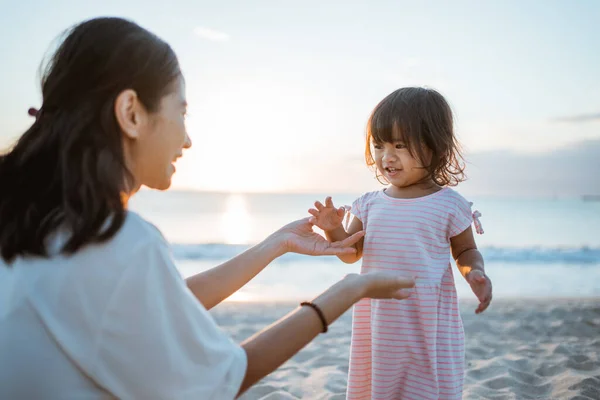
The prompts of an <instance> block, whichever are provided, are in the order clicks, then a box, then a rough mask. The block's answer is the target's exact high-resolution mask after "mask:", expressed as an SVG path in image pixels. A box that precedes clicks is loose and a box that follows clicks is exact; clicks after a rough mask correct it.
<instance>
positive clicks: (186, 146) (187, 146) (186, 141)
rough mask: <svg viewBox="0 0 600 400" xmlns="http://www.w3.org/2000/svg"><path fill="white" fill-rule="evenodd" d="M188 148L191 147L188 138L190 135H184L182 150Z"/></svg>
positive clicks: (190, 141) (190, 140)
mask: <svg viewBox="0 0 600 400" xmlns="http://www.w3.org/2000/svg"><path fill="white" fill-rule="evenodd" d="M190 147H192V139H191V138H190V135H188V134H187V133H186V134H185V142H184V143H183V148H184V149H189V148H190Z"/></svg>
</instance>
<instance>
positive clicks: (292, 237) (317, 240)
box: [271, 218, 365, 256]
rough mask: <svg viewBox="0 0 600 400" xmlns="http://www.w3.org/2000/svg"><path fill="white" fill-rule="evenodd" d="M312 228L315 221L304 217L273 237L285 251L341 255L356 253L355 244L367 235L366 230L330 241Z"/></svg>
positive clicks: (314, 254)
mask: <svg viewBox="0 0 600 400" xmlns="http://www.w3.org/2000/svg"><path fill="white" fill-rule="evenodd" d="M312 228H313V223H312V222H310V221H309V218H304V219H301V220H298V221H294V222H291V223H289V224H287V225H286V226H284V227H283V228H281V229H279V230H278V231H277V232H275V233H274V234H273V235H272V236H271V237H272V239H273V240H276V241H277V242H279V243H280V244H281V245H282V246H283V249H284V252H293V253H299V254H307V255H311V256H339V255H343V254H354V253H356V249H355V248H354V247H353V246H354V244H355V243H356V242H358V241H359V240H360V239H361V238H362V237H363V236H364V235H365V232H364V231H359V232H356V233H355V234H354V235H352V236H350V237H348V238H346V239H344V240H341V241H339V242H329V241H328V240H327V239H325V238H324V237H323V236H321V235H319V234H318V233H316V232H314V231H313V229H312Z"/></svg>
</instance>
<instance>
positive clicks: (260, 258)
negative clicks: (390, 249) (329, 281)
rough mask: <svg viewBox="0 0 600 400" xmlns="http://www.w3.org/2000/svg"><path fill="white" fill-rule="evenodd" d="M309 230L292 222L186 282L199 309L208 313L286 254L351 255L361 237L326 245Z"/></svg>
mask: <svg viewBox="0 0 600 400" xmlns="http://www.w3.org/2000/svg"><path fill="white" fill-rule="evenodd" d="M312 226H313V225H312V224H311V223H310V222H308V219H302V220H299V221H294V222H292V223H290V224H288V225H286V226H284V227H283V228H281V229H280V230H278V231H277V232H275V233H273V234H272V235H271V236H269V237H268V238H267V239H265V240H264V241H263V242H261V243H259V244H258V245H256V246H254V247H252V248H250V249H248V250H247V251H245V252H244V253H242V254H240V255H239V256H237V257H235V258H233V259H231V260H230V261H227V262H225V263H223V264H221V265H219V266H218V267H215V268H212V269H210V270H208V271H204V272H201V273H199V274H196V275H194V276H191V277H189V278H187V280H186V284H187V286H188V288H189V289H190V290H191V291H192V293H193V294H194V296H196V298H197V299H198V300H199V301H200V302H201V303H202V305H204V307H205V308H206V309H211V308H212V307H214V306H216V305H217V304H219V303H220V302H221V301H223V300H225V299H226V298H227V297H229V296H231V295H232V294H233V293H235V292H236V291H238V290H239V289H240V288H241V287H242V286H244V285H245V284H246V283H248V282H249V281H250V280H251V279H252V278H254V277H255V276H256V275H257V274H258V273H259V272H261V271H262V270H263V269H264V268H265V267H266V266H267V265H268V264H269V263H270V262H271V261H273V260H274V259H275V258H277V257H279V256H281V255H283V254H284V253H286V252H295V253H300V254H308V255H342V254H352V253H355V252H356V249H355V248H354V247H352V246H353V245H354V244H355V243H356V242H357V241H358V240H360V239H361V238H362V235H363V233H362V232H357V233H356V234H354V235H352V236H349V237H347V238H345V240H342V241H338V242H334V243H330V242H328V241H327V240H325V239H324V238H323V237H322V236H320V235H318V234H317V233H315V232H313V230H312Z"/></svg>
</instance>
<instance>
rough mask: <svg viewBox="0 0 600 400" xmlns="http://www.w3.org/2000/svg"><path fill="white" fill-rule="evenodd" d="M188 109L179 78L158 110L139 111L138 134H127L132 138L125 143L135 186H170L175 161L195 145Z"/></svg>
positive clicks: (156, 187) (155, 187)
mask: <svg viewBox="0 0 600 400" xmlns="http://www.w3.org/2000/svg"><path fill="white" fill-rule="evenodd" d="M186 108H187V103H186V99H185V85H184V81H183V79H182V78H178V80H177V82H175V84H174V90H173V91H172V92H171V93H170V94H168V95H166V96H164V97H163V98H162V100H161V104H160V109H159V110H158V111H157V112H155V113H147V112H144V111H143V110H142V111H139V114H140V117H139V122H137V128H136V130H135V132H134V133H135V136H132V135H126V136H128V139H129V140H126V146H125V148H126V154H127V157H128V166H129V169H130V170H131V172H132V174H133V177H134V179H135V184H134V189H137V188H139V187H140V186H141V185H145V186H148V187H150V188H153V189H160V190H164V189H168V188H169V186H171V178H172V176H173V173H175V165H174V163H175V161H176V160H177V158H179V157H181V156H182V155H183V149H187V148H189V147H191V145H192V142H191V140H190V137H189V136H188V134H187V131H186V128H185V114H186Z"/></svg>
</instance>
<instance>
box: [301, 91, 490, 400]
mask: <svg viewBox="0 0 600 400" xmlns="http://www.w3.org/2000/svg"><path fill="white" fill-rule="evenodd" d="M452 125H453V124H452V112H451V110H450V107H449V105H448V103H447V102H446V100H445V99H444V98H443V97H442V96H441V95H440V94H439V93H438V92H436V91H434V90H431V89H424V88H412V87H411V88H402V89H399V90H396V91H395V92H393V93H392V94H390V95H389V96H387V97H386V98H385V99H383V101H381V103H379V104H378V105H377V107H375V109H374V110H373V112H372V114H371V117H370V118H369V122H368V127H367V142H366V151H365V156H366V161H367V164H368V165H369V166H373V165H375V166H376V171H377V177H378V179H380V178H381V177H383V178H384V179H385V180H386V181H387V182H389V183H390V186H388V187H387V188H385V189H383V190H379V191H375V192H370V193H366V194H364V195H362V196H361V197H359V198H358V199H357V200H356V201H355V202H354V204H353V205H352V208H351V209H352V213H353V214H354V217H355V218H353V220H352V223H351V224H350V226H349V228H348V231H346V230H345V229H344V227H343V226H342V220H343V218H344V214H345V212H346V211H347V210H346V208H344V207H341V208H336V207H334V205H333V203H332V201H331V198H330V197H328V198H327V199H326V201H325V204H324V205H323V204H321V203H320V202H316V203H315V207H316V208H315V209H311V210H309V212H310V213H311V214H312V215H313V217H312V218H311V222H313V223H314V224H315V225H317V226H318V227H320V228H321V229H323V230H324V231H325V233H326V235H327V237H328V238H329V239H330V240H343V239H344V238H346V237H348V236H349V235H352V234H354V233H356V232H358V231H361V230H363V229H364V230H365V231H366V235H365V237H364V238H363V239H362V240H361V241H359V242H358V243H357V244H356V247H357V253H356V254H351V255H343V256H339V258H340V259H341V260H342V261H344V262H346V263H353V262H356V261H357V260H359V259H360V258H361V257H362V258H363V263H362V269H361V272H362V273H366V272H368V271H393V272H395V273H397V274H398V275H404V276H409V277H413V278H415V281H416V286H415V288H414V289H413V290H412V293H411V296H410V297H409V298H408V300H405V301H403V302H399V301H393V300H371V299H364V300H362V301H361V302H360V303H357V305H356V306H355V308H354V314H353V326H352V328H353V329H352V344H351V350H350V370H349V377H348V389H347V398H348V399H353V400H355V399H364V400H368V399H373V400H375V399H390V400H391V399H419V400H422V399H460V398H461V397H462V390H463V375H464V355H465V351H464V349H465V347H464V331H463V325H462V320H461V317H460V314H459V310H458V300H457V295H456V289H455V286H454V278H453V274H452V267H451V263H450V255H452V257H453V258H454V260H456V264H457V266H458V269H459V271H460V272H461V274H462V275H463V276H464V277H465V279H466V280H467V282H468V283H469V284H470V286H471V288H472V289H473V292H474V293H475V295H476V296H477V298H478V299H479V301H480V304H479V306H478V308H477V310H476V313H480V312H482V311H484V310H485V309H486V308H487V306H488V305H489V303H490V301H491V298H492V286H491V281H490V280H489V278H488V277H487V276H486V275H485V272H484V266H483V258H482V256H481V254H480V253H479V251H478V250H477V246H476V245H475V240H474V238H473V231H472V229H471V223H472V222H473V220H475V222H476V223H475V227H476V230H477V231H478V233H483V232H482V230H481V225H480V224H479V221H478V220H477V216H478V214H476V213H472V212H471V205H470V203H469V202H467V200H465V199H464V198H463V197H462V196H461V195H459V194H458V193H457V192H455V191H454V190H452V189H450V188H449V186H454V185H456V184H458V183H459V182H461V181H462V180H463V179H464V175H463V169H464V168H463V166H462V164H461V162H460V160H461V155H460V153H459V149H458V144H457V140H456V138H455V137H454V132H453V126H452Z"/></svg>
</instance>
